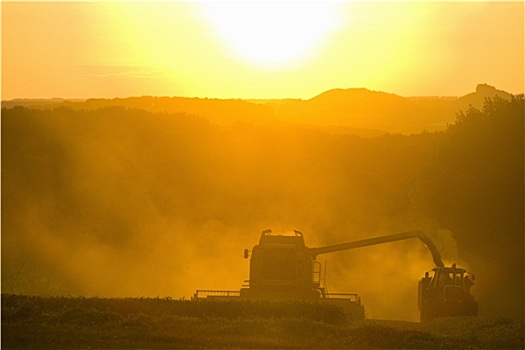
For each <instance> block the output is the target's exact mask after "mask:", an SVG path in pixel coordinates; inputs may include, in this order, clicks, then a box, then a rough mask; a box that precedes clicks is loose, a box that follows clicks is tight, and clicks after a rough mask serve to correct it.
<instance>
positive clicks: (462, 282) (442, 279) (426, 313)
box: [418, 264, 478, 321]
mask: <svg viewBox="0 0 525 350" xmlns="http://www.w3.org/2000/svg"><path fill="white" fill-rule="evenodd" d="M431 272H432V274H433V275H432V276H430V273H429V272H426V273H425V277H423V278H422V279H421V280H420V281H419V288H418V289H419V293H418V306H419V311H420V319H421V321H428V320H431V319H434V318H437V317H451V316H477V315H478V303H477V301H476V300H474V296H473V295H472V294H470V288H471V287H472V286H473V285H474V280H475V276H474V275H471V274H468V273H467V271H466V270H465V269H462V268H459V267H457V266H456V264H452V266H451V267H435V268H433V269H432V270H431Z"/></svg>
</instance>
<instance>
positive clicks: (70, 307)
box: [2, 295, 525, 349]
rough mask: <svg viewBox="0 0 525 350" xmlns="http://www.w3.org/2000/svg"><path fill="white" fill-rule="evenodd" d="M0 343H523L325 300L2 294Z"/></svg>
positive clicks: (494, 329)
mask: <svg viewBox="0 0 525 350" xmlns="http://www.w3.org/2000/svg"><path fill="white" fill-rule="evenodd" d="M2 348H4V349H14V348H18V349H20V348H31V349H33V348H54V349H58V348H170V349H176V348H185V349H188V348H215V349H217V348H253V349H270V348H280V349H282V348H290V349H312V348H325V349H334V348H347V349H436V348H439V349H523V348H525V342H524V324H523V323H521V322H516V321H513V320H509V319H505V318H483V317H479V318H454V319H440V320H436V321H433V322H429V323H413V322H404V321H385V320H362V321H352V320H348V319H346V318H345V316H344V315H343V314H342V313H341V312H340V311H339V310H338V309H335V308H332V307H328V306H320V305H309V304H298V303H236V302H194V301H188V300H170V299H155V298H119V299H111V298H73V297H35V296H21V295H2Z"/></svg>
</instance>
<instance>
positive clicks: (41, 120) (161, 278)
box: [2, 107, 484, 320]
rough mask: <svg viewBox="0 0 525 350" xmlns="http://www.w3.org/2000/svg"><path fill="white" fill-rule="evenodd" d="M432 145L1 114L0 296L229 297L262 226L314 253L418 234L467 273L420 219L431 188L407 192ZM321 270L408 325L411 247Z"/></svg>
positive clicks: (98, 117)
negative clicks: (207, 292)
mask: <svg viewBox="0 0 525 350" xmlns="http://www.w3.org/2000/svg"><path fill="white" fill-rule="evenodd" d="M443 137H444V134H443V133H435V134H434V133H424V134H418V135H412V136H402V135H384V136H382V137H377V138H371V139H366V138H361V137H357V136H352V135H343V134H337V133H332V132H328V131H323V130H313V129H309V128H305V127H301V126H298V125H292V124H280V123H263V124H255V123H254V124H251V123H238V124H234V125H219V124H215V123H214V122H213V121H210V120H207V119H205V118H202V117H199V116H195V115H187V114H180V113H179V114H157V113H150V112H146V111H139V110H132V109H124V108H116V107H110V108H104V109H100V110H96V111H85V110H77V111H75V110H72V109H69V108H58V109H55V110H29V109H23V108H15V109H12V110H4V111H3V112H2V292H3V293H23V294H48V295H84V296H117V297H138V296H143V297H146V296H148V297H156V296H160V297H172V298H181V297H184V298H190V297H191V295H192V294H193V292H194V291H195V289H230V290H238V289H239V288H240V287H241V285H242V284H244V282H243V281H244V280H245V279H248V277H249V262H248V260H244V259H243V256H242V251H243V249H244V248H250V249H251V247H252V246H254V245H255V244H256V243H257V242H258V239H259V235H260V232H261V230H263V229H267V228H271V229H272V230H273V231H274V232H285V233H286V232H288V231H291V230H292V229H298V230H300V231H302V232H303V233H304V235H305V240H306V244H307V245H308V246H310V247H316V246H321V245H325V244H335V243H341V242H346V241H353V240H358V239H363V238H368V237H372V236H378V235H385V234H390V233H398V232H403V231H407V230H412V229H423V230H425V231H426V232H427V234H429V236H431V238H432V239H433V240H434V241H435V244H436V245H437V247H438V249H439V250H440V252H441V254H442V255H443V258H444V260H445V263H448V264H450V263H453V262H457V263H458V265H461V266H463V267H466V268H467V269H471V268H472V266H470V262H469V261H468V260H467V259H465V258H464V257H462V256H461V251H460V249H459V248H458V243H457V241H456V238H455V233H454V232H452V231H450V230H449V229H447V228H445V227H440V224H439V223H438V222H437V220H436V219H435V218H432V217H428V216H427V214H423V211H420V210H418V205H419V204H420V201H422V199H421V198H422V197H424V194H425V193H426V192H424V191H420V192H418V193H420V194H419V195H415V194H414V193H415V192H417V191H418V188H421V187H424V185H425V184H426V183H425V181H424V179H423V181H422V179H421V178H420V176H421V171H420V170H421V169H424V168H426V167H427V164H428V162H429V161H430V160H432V159H434V158H433V154H434V153H435V152H436V150H437V149H438V145H439V144H440V142H441V140H442V139H443ZM421 193H423V195H422V194H421ZM424 199H425V200H426V198H424ZM463 248H464V249H465V245H463ZM473 254H474V253H471V254H470V255H468V256H472V255H473ZM318 260H319V261H321V262H322V263H323V265H324V263H325V262H326V263H327V267H326V285H327V287H328V290H329V291H330V292H344V293H358V294H359V295H360V296H361V298H362V301H363V303H364V304H365V308H366V312H367V317H371V318H387V319H404V320H417V317H418V311H417V281H418V279H419V278H421V277H422V276H423V274H424V272H425V271H427V270H430V269H431V268H432V267H433V264H432V259H431V256H430V253H429V252H428V251H427V250H426V248H425V247H424V246H423V244H422V243H421V242H419V241H418V240H409V241H403V242H396V243H389V244H385V245H381V246H376V247H369V248H359V249H356V250H353V251H343V252H338V253H333V254H327V255H320V256H319V257H318ZM482 266H483V265H482V264H479V263H478V264H477V265H476V266H475V267H477V268H478V269H479V268H480V267H482ZM323 272H324V267H323ZM473 272H475V273H476V274H478V276H479V275H480V274H481V272H480V271H473ZM479 277H480V278H484V277H483V276H479ZM475 288H476V287H474V289H473V292H474V294H475V293H476V290H475Z"/></svg>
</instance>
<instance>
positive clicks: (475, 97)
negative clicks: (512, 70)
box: [455, 84, 512, 110]
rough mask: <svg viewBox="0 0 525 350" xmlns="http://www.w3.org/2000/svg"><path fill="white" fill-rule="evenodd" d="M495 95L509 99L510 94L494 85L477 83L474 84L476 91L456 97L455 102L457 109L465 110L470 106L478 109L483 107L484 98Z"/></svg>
mask: <svg viewBox="0 0 525 350" xmlns="http://www.w3.org/2000/svg"><path fill="white" fill-rule="evenodd" d="M496 96H498V97H501V98H503V99H505V100H510V98H511V96H512V95H511V94H509V93H508V92H505V91H502V90H498V89H496V88H495V87H494V86H491V85H488V84H478V86H476V92H472V93H470V94H467V95H465V96H463V97H460V98H458V99H457V100H456V101H455V103H456V106H457V108H458V109H459V110H466V109H468V108H469V107H470V106H472V107H474V108H477V109H480V108H482V107H483V102H484V101H485V99H487V98H494V97H496Z"/></svg>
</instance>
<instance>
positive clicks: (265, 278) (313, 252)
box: [193, 230, 478, 321]
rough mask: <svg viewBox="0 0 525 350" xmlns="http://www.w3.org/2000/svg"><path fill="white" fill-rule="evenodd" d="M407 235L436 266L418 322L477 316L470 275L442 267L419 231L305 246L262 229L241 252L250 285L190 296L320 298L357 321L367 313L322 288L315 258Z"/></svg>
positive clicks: (357, 302)
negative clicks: (254, 241)
mask: <svg viewBox="0 0 525 350" xmlns="http://www.w3.org/2000/svg"><path fill="white" fill-rule="evenodd" d="M411 238H418V239H419V240H420V241H421V242H423V244H424V245H425V246H426V247H427V248H428V249H429V251H430V253H431V254H432V259H433V260H434V264H435V265H436V267H434V268H433V269H432V270H431V271H429V272H426V273H425V276H424V277H423V278H422V279H421V280H420V281H419V294H418V305H419V310H420V318H421V320H422V321H426V320H430V319H433V318H436V317H443V316H467V315H472V316H475V315H477V312H478V305H477V302H476V301H475V300H474V297H473V296H472V295H471V294H470V288H471V287H472V285H473V280H474V276H472V278H471V277H469V276H468V275H467V273H466V270H465V269H462V268H458V267H456V264H453V265H452V266H451V267H445V265H444V264H443V261H442V260H441V255H440V254H439V252H438V250H437V248H436V246H435V245H434V243H433V242H432V241H431V240H430V238H429V237H428V236H427V235H425V233H424V232H423V231H409V232H403V233H397V234H392V235H387V236H380V237H374V238H368V239H364V240H359V241H353V242H346V243H340V244H334V245H328V246H323V247H318V248H308V247H306V245H305V243H304V238H303V234H302V233H301V232H299V231H294V234H293V235H274V234H272V231H271V230H265V231H263V232H262V233H261V237H260V240H259V244H257V245H256V246H254V247H253V249H252V250H251V251H250V250H248V249H245V250H244V257H245V258H250V279H249V280H247V281H245V282H248V285H246V286H243V288H241V290H240V291H227V290H197V291H196V292H195V295H194V297H193V299H194V300H201V299H206V298H210V299H216V300H221V299H228V300H231V299H236V300H240V301H244V300H246V301H257V300H264V301H302V302H322V303H327V304H333V305H336V306H338V307H341V308H343V310H344V311H345V312H346V313H347V314H348V315H349V316H350V317H351V318H354V319H361V318H364V317H365V312H364V306H363V305H362V304H361V299H360V297H359V296H358V295H357V294H350V293H328V292H327V291H326V288H325V287H322V286H321V279H322V278H321V263H320V262H319V261H317V260H316V257H317V256H318V255H321V254H327V253H332V252H337V251H342V250H349V249H356V248H361V247H368V246H372V245H377V244H384V243H389V242H395V241H400V240H405V239H411ZM250 253H251V254H250ZM430 272H431V273H432V276H431V275H430Z"/></svg>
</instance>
